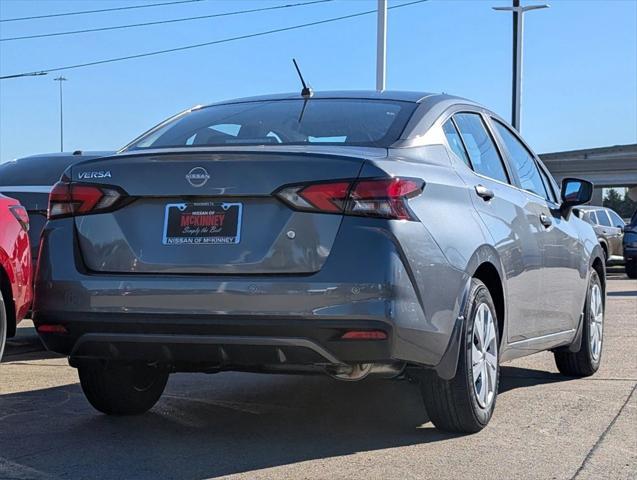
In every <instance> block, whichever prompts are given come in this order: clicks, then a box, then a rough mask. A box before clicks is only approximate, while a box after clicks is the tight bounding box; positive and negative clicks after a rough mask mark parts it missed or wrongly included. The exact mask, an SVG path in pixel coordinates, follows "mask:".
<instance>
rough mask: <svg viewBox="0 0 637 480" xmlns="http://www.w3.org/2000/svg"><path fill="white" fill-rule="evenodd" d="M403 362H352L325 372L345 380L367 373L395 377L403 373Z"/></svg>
mask: <svg viewBox="0 0 637 480" xmlns="http://www.w3.org/2000/svg"><path fill="white" fill-rule="evenodd" d="M404 369H405V364H404V363H400V362H396V363H354V364H352V365H341V366H338V367H336V369H328V370H327V373H328V375H330V376H331V377H332V378H335V379H337V380H343V381H346V382H357V381H359V380H362V379H364V378H365V377H367V376H368V375H373V376H378V377H381V378H395V377H397V376H399V375H400V374H401V373H403V370H404Z"/></svg>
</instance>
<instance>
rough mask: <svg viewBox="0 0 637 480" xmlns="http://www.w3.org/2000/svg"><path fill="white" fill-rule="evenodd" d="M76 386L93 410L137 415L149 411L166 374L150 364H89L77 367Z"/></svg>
mask: <svg viewBox="0 0 637 480" xmlns="http://www.w3.org/2000/svg"><path fill="white" fill-rule="evenodd" d="M78 373H79V375H80V384H81V385H82V390H83V391H84V395H86V398H87V400H88V401H89V403H90V404H91V405H93V407H94V408H95V409H96V410H99V411H100V412H102V413H106V414H108V415H138V414H141V413H144V412H146V411H148V410H150V409H151V408H152V407H153V405H155V403H157V400H159V397H161V394H162V393H163V392H164V388H165V387H166V382H167V381H168V371H167V370H166V369H164V368H161V367H157V366H151V365H143V364H140V365H123V364H114V363H102V362H91V363H88V364H85V365H80V366H79V367H78Z"/></svg>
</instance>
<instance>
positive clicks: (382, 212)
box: [275, 177, 425, 220]
mask: <svg viewBox="0 0 637 480" xmlns="http://www.w3.org/2000/svg"><path fill="white" fill-rule="evenodd" d="M424 184H425V182H423V181H422V180H419V179H415V178H399V177H394V178H373V179H360V180H339V181H334V182H321V183H311V184H305V185H291V186H286V187H284V188H282V189H280V190H279V191H277V192H276V193H275V195H276V196H278V197H279V198H281V199H282V200H283V201H285V202H286V203H288V204H289V205H291V206H292V207H294V208H295V209H297V210H304V211H312V212H323V213H340V214H345V215H360V216H365V217H381V218H390V219H397V220H415V216H414V214H413V213H412V211H411V210H410V208H409V205H408V204H407V200H408V199H410V198H412V197H415V196H417V195H420V193H421V192H422V189H423V187H424Z"/></svg>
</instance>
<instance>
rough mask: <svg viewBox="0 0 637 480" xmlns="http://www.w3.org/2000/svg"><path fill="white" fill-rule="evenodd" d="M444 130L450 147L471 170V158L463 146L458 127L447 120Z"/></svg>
mask: <svg viewBox="0 0 637 480" xmlns="http://www.w3.org/2000/svg"><path fill="white" fill-rule="evenodd" d="M442 130H443V131H444V132H445V137H446V138H447V142H448V143H449V146H450V147H451V149H452V150H453V152H454V153H455V154H456V155H458V157H459V158H460V159H461V160H462V161H463V162H464V163H466V164H467V166H468V167H469V168H471V163H469V157H468V156H467V152H466V151H465V149H464V146H463V145H462V140H461V139H460V134H459V133H458V130H456V126H455V125H454V124H453V122H452V121H451V119H449V120H447V121H446V122H445V124H444V125H443V126H442Z"/></svg>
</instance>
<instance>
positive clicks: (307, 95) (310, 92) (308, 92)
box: [292, 58, 314, 100]
mask: <svg viewBox="0 0 637 480" xmlns="http://www.w3.org/2000/svg"><path fill="white" fill-rule="evenodd" d="M292 62H293V63H294V68H296V73H298V74H299V78H300V79H301V83H302V84H303V90H301V96H302V97H303V98H305V99H306V100H307V99H309V98H311V97H312V95H314V91H313V90H312V87H308V86H307V84H306V83H305V80H303V75H302V74H301V69H300V68H299V64H298V63H296V58H293V59H292Z"/></svg>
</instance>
